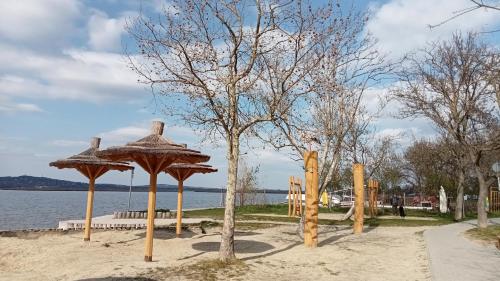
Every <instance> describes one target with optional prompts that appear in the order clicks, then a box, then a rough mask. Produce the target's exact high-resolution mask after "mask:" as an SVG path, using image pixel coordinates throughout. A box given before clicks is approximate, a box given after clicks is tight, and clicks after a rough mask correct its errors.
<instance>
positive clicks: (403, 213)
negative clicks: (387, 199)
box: [399, 201, 406, 219]
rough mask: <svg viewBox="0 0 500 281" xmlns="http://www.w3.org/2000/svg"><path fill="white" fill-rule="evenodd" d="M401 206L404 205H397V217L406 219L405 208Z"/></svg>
mask: <svg viewBox="0 0 500 281" xmlns="http://www.w3.org/2000/svg"><path fill="white" fill-rule="evenodd" d="M403 205H404V204H403V202H402V201H401V202H400V204H399V216H400V217H401V218H403V219H404V218H405V217H406V214H405V207H404V206H403Z"/></svg>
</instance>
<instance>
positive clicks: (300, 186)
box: [297, 179, 302, 217]
mask: <svg viewBox="0 0 500 281" xmlns="http://www.w3.org/2000/svg"><path fill="white" fill-rule="evenodd" d="M297 183H298V187H299V198H300V199H299V213H300V216H301V217H302V180H301V179H298V180H297Z"/></svg>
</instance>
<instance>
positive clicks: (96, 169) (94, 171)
mask: <svg viewBox="0 0 500 281" xmlns="http://www.w3.org/2000/svg"><path fill="white" fill-rule="evenodd" d="M100 143H101V139H100V138H92V140H91V143H90V148H89V149H87V150H85V151H83V152H82V153H80V154H77V155H73V156H71V157H69V158H66V159H63V160H57V161H55V162H51V163H50V164H49V166H51V167H57V168H59V169H64V168H69V169H76V170H78V171H79V172H80V173H81V174H82V175H84V176H85V177H87V178H88V179H89V191H88V193H87V212H86V216H85V232H84V236H83V240H84V241H90V224H91V222H92V209H93V205H94V185H95V180H96V179H97V178H98V177H100V176H102V175H103V174H104V173H106V172H107V171H109V170H118V171H121V172H122V171H126V170H131V169H134V167H132V166H130V165H128V164H127V163H123V162H115V161H109V160H105V159H102V158H99V157H97V155H96V153H97V152H98V151H99V144H100Z"/></svg>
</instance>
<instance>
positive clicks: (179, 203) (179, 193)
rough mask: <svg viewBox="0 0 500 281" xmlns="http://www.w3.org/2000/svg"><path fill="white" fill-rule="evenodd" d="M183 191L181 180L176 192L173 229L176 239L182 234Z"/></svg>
mask: <svg viewBox="0 0 500 281" xmlns="http://www.w3.org/2000/svg"><path fill="white" fill-rule="evenodd" d="M183 189H184V182H183V181H182V180H180V181H179V183H178V190H177V226H176V228H175V234H176V236H177V237H180V236H181V232H182V191H183Z"/></svg>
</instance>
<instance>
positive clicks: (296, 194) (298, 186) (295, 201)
mask: <svg viewBox="0 0 500 281" xmlns="http://www.w3.org/2000/svg"><path fill="white" fill-rule="evenodd" d="M288 183H289V185H288V216H289V217H295V216H299V217H300V216H302V180H301V179H300V178H295V177H293V176H291V177H290V179H289V181H288Z"/></svg>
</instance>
